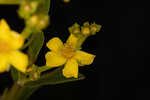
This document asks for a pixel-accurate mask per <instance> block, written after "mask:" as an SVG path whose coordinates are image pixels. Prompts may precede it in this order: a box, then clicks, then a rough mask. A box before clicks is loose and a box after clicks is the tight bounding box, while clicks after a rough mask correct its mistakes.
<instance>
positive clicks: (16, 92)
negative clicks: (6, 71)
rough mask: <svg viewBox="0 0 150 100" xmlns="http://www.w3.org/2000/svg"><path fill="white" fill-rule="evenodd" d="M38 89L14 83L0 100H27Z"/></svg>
mask: <svg viewBox="0 0 150 100" xmlns="http://www.w3.org/2000/svg"><path fill="white" fill-rule="evenodd" d="M37 89H38V87H36V88H35V87H34V88H33V87H32V88H31V87H26V86H21V85H18V84H17V83H14V84H13V86H12V88H11V89H10V90H9V91H8V92H7V94H6V93H5V95H4V96H2V100H27V99H28V98H29V97H30V96H31V95H32V93H33V92H34V91H36V90H37Z"/></svg>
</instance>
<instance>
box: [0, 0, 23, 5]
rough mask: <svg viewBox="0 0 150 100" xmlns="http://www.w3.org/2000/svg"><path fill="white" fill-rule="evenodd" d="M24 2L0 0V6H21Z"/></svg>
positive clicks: (20, 0)
mask: <svg viewBox="0 0 150 100" xmlns="http://www.w3.org/2000/svg"><path fill="white" fill-rule="evenodd" d="M22 1H23V0H0V5H1V4H3V5H17V4H20V3H21V2H22Z"/></svg>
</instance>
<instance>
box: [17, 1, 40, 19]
mask: <svg viewBox="0 0 150 100" xmlns="http://www.w3.org/2000/svg"><path fill="white" fill-rule="evenodd" d="M37 7H38V2H37V1H30V2H27V1H23V2H22V3H21V5H20V8H19V11H18V13H19V15H20V17H22V18H25V19H27V18H29V17H30V16H31V15H32V14H33V13H34V12H36V10H37Z"/></svg>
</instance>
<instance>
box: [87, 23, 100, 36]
mask: <svg viewBox="0 0 150 100" xmlns="http://www.w3.org/2000/svg"><path fill="white" fill-rule="evenodd" d="M101 27H102V26H101V25H97V24H95V23H93V24H92V25H91V26H90V30H91V34H92V35H95V34H96V32H99V31H100V30H101Z"/></svg>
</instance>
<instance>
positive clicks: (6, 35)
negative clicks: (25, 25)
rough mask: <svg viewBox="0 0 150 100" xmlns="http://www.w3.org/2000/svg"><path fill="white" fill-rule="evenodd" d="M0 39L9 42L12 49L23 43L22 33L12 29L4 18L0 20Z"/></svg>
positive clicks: (19, 46)
mask: <svg viewBox="0 0 150 100" xmlns="http://www.w3.org/2000/svg"><path fill="white" fill-rule="evenodd" d="M0 39H1V40H3V41H5V42H6V43H7V44H9V46H10V47H11V48H12V49H19V48H21V47H22V46H23V43H24V39H23V37H22V35H20V34H19V33H17V32H15V31H12V30H11V29H10V28H9V26H8V24H7V22H6V21H5V20H4V19H2V20H1V21H0Z"/></svg>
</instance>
